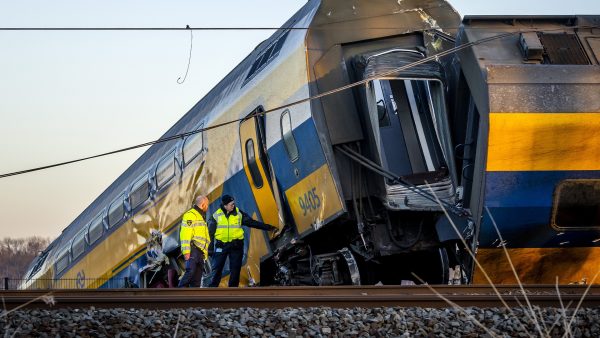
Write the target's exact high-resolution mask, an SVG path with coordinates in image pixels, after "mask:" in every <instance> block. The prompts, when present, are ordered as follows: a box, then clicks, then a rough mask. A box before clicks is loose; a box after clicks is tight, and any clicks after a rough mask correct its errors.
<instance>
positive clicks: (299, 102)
mask: <svg viewBox="0 0 600 338" xmlns="http://www.w3.org/2000/svg"><path fill="white" fill-rule="evenodd" d="M569 28H570V29H589V28H600V26H573V27H569ZM183 29H185V28H183ZM194 29H196V28H194ZM0 30H2V28H0ZM555 30H564V28H560V29H559V28H556V29H546V30H543V29H528V30H519V31H515V32H509V33H503V34H499V35H494V36H490V37H487V38H483V39H480V40H476V41H472V42H469V43H465V44H462V45H460V46H457V47H454V48H450V49H447V50H445V51H443V52H440V53H437V54H434V55H431V56H428V57H426V58H423V59H421V60H418V61H415V62H412V63H409V64H406V65H404V66H401V67H398V68H395V69H392V70H390V71H388V72H385V73H383V74H379V75H377V76H373V77H370V78H366V79H363V80H361V81H357V82H353V83H351V84H348V85H345V86H342V87H338V88H335V89H332V90H329V91H326V92H323V93H320V94H317V95H314V96H310V97H307V98H304V99H300V100H297V101H294V102H290V103H287V104H284V105H281V106H279V107H275V108H272V109H268V110H264V111H262V112H256V113H254V114H251V115H249V116H247V117H244V118H239V119H234V120H230V121H226V122H223V123H219V124H215V125H212V126H210V127H206V128H202V129H198V130H194V131H190V132H185V133H181V134H177V135H173V136H170V137H165V138H161V139H158V140H155V141H150V142H145V143H142V144H138V145H135V146H131V147H126V148H122V149H118V150H114V151H109V152H106V153H102V154H98V155H93V156H87V157H83V158H79V159H76V160H71V161H66V162H61V163H55V164H51V165H46V166H42V167H37V168H31V169H26V170H20V171H15V172H12V173H6V174H0V178H6V177H11V176H16V175H22V174H26V173H31V172H35V171H40V170H45V169H50V168H55V167H60V166H64V165H67V164H71V163H77V162H81V161H86V160H90V159H94V158H98V157H103V156H108V155H112V154H117V153H121V152H125V151H129V150H133V149H138V148H142V147H147V146H150V145H154V144H158V143H162V142H167V141H172V140H175V139H179V138H182V137H186V136H189V135H192V134H196V133H200V132H204V131H207V130H211V129H215V128H220V127H223V126H226V125H229V124H233V123H237V122H240V121H243V120H245V119H248V118H252V117H255V116H263V115H266V114H269V113H272V112H275V111H279V110H282V109H285V108H289V107H292V106H296V105H298V104H301V103H305V102H309V101H312V100H316V99H320V98H322V97H325V96H329V95H333V94H336V93H339V92H341V91H344V90H347V89H350V88H354V87H357V86H360V85H364V84H366V83H368V82H370V81H374V80H377V79H380V78H383V77H386V76H390V75H393V74H395V73H398V72H401V71H404V70H407V69H410V68H412V67H415V66H417V65H421V64H423V63H427V62H430V61H435V60H438V59H439V58H440V57H444V56H447V55H450V54H452V53H456V52H458V51H461V50H463V49H466V48H470V47H473V46H476V45H479V44H482V43H486V42H490V41H494V40H498V39H502V38H506V37H510V36H513V35H517V34H520V33H527V32H542V31H544V32H547V31H555ZM425 31H430V30H425Z"/></svg>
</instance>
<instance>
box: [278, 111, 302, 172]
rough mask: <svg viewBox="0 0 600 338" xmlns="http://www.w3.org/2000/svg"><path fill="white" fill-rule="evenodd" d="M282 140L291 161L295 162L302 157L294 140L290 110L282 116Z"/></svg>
mask: <svg viewBox="0 0 600 338" xmlns="http://www.w3.org/2000/svg"><path fill="white" fill-rule="evenodd" d="M281 138H282V139H283V143H284V144H285V150H286V151H287V154H288V157H289V158H290V161H292V162H295V161H296V160H297V159H298V157H300V155H299V153H298V146H297V144H296V139H295V138H294V133H293V128H292V117H291V116H290V111H289V110H288V109H286V110H285V111H284V112H283V113H282V114H281Z"/></svg>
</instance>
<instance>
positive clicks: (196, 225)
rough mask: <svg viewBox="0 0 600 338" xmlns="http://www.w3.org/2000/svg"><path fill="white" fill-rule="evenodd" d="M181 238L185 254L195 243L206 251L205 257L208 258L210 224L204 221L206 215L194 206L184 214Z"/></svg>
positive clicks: (182, 251)
mask: <svg viewBox="0 0 600 338" xmlns="http://www.w3.org/2000/svg"><path fill="white" fill-rule="evenodd" d="M179 240H180V241H181V253H183V254H184V255H185V254H189V253H190V251H191V247H190V246H191V244H192V243H194V245H195V246H196V247H197V248H198V249H200V250H201V251H202V252H203V253H204V259H207V258H208V245H209V244H210V236H209V235H208V226H207V225H206V221H204V217H202V215H201V214H200V212H199V211H198V210H196V208H192V209H190V210H188V211H186V213H185V214H183V218H182V219H181V230H180V232H179Z"/></svg>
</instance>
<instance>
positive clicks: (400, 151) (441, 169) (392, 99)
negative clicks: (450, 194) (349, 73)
mask: <svg viewBox="0 0 600 338" xmlns="http://www.w3.org/2000/svg"><path fill="white" fill-rule="evenodd" d="M370 88H371V91H372V93H371V94H372V95H371V98H372V99H373V100H374V101H375V102H374V105H375V107H371V109H372V110H371V111H372V112H373V113H372V114H371V120H372V125H373V127H374V128H373V129H374V133H375V137H376V139H377V143H378V144H377V146H378V150H379V154H380V157H381V162H382V165H383V166H384V167H385V168H386V169H387V170H389V171H391V172H393V173H394V174H396V175H398V176H404V177H406V178H407V179H411V177H412V178H413V180H416V181H415V182H413V183H415V184H422V183H423V182H418V181H419V180H421V181H423V180H426V179H427V178H428V177H429V178H431V179H433V178H434V177H437V176H447V174H448V173H447V168H448V166H447V164H446V160H445V157H444V151H443V149H442V147H441V145H440V144H441V137H443V135H441V133H440V129H442V126H443V125H442V124H441V123H442V121H440V117H443V116H445V107H444V104H443V102H444V101H443V94H442V85H441V83H440V82H439V81H437V80H420V79H380V80H375V81H373V82H372V86H370ZM444 121H445V119H444ZM431 179H430V180H429V182H431V181H432V180H431Z"/></svg>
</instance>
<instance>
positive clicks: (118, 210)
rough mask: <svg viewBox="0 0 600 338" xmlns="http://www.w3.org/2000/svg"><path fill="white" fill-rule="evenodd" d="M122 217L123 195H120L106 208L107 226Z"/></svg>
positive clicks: (123, 211) (123, 214) (123, 207)
mask: <svg viewBox="0 0 600 338" xmlns="http://www.w3.org/2000/svg"><path fill="white" fill-rule="evenodd" d="M123 217H125V205H124V204H123V195H121V196H119V197H117V198H116V199H115V201H114V202H113V203H112V204H111V205H110V207H109V208H108V226H109V227H113V226H115V225H116V224H117V223H119V222H120V221H121V220H122V219H123Z"/></svg>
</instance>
